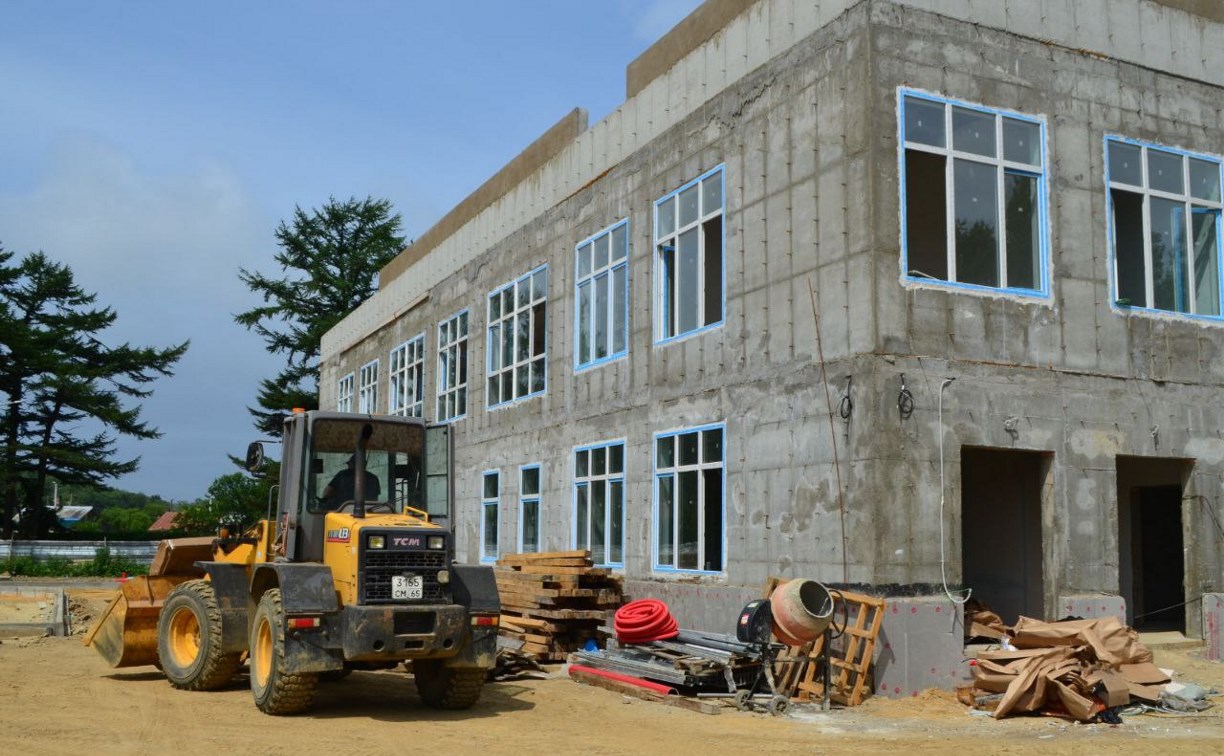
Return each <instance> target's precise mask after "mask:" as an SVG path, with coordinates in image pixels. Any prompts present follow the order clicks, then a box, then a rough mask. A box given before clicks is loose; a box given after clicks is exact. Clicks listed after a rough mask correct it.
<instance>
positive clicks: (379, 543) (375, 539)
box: [366, 535, 387, 549]
mask: <svg viewBox="0 0 1224 756" xmlns="http://www.w3.org/2000/svg"><path fill="white" fill-rule="evenodd" d="M366 546H369V547H370V548H371V549H385V548H387V537H386V536H380V535H372V536H370V538H369V540H367V541H366Z"/></svg>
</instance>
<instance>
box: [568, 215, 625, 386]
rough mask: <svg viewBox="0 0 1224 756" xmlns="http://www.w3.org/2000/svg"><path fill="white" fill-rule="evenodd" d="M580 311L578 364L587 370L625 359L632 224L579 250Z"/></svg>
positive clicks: (611, 230)
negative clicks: (630, 232) (620, 358)
mask: <svg viewBox="0 0 1224 756" xmlns="http://www.w3.org/2000/svg"><path fill="white" fill-rule="evenodd" d="M576 256H577V262H576V265H575V270H576V271H577V272H576V275H575V276H574V279H575V285H576V287H577V296H576V297H575V301H576V303H577V307H578V311H577V313H576V316H575V320H576V328H575V332H576V333H577V338H576V339H575V341H574V351H575V360H574V361H575V363H576V364H577V365H578V367H580V368H582V367H587V366H589V365H594V364H596V363H598V362H602V361H604V360H610V359H613V358H616V357H620V356H623V355H624V354H625V353H626V351H627V347H626V345H627V344H628V341H629V221H628V220H623V221H621V222H620V223H617V224H616V225H614V226H610V227H608V228H605V229H604V230H603V231H600V232H599V233H598V234H595V235H594V236H592V237H591V238H590V239H587V240H586V241H584V242H582V243H581V244H579V245H578V246H577V248H576Z"/></svg>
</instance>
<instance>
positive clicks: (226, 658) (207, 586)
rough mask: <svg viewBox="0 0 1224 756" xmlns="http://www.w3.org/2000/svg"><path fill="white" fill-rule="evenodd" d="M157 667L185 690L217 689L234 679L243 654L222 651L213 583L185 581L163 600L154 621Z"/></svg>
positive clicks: (219, 621)
mask: <svg viewBox="0 0 1224 756" xmlns="http://www.w3.org/2000/svg"><path fill="white" fill-rule="evenodd" d="M157 657H158V666H160V667H161V669H162V671H163V672H165V674H166V678H167V679H169V680H170V684H171V685H173V686H174V687H176V688H182V689H184V690H216V689H217V688H220V687H222V686H224V685H226V684H227V683H228V682H229V681H230V680H232V679H234V675H236V674H237V673H238V667H239V664H240V663H241V657H242V653H241V652H237V653H222V652H221V609H220V607H218V605H217V595H216V593H214V592H213V587H212V584H211V583H209V582H208V581H206V580H188V581H187V582H185V583H181V584H179V585H178V586H176V587H175V589H174V590H173V591H171V592H170V595H169V596H167V597H166V603H165V604H164V605H163V606H162V612H161V616H160V617H159V618H158V621H157Z"/></svg>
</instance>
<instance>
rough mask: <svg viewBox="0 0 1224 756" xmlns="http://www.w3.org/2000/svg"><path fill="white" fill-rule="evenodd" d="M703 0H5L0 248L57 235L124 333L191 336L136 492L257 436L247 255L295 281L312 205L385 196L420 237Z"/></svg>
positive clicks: (180, 480) (221, 463) (195, 480)
mask: <svg viewBox="0 0 1224 756" xmlns="http://www.w3.org/2000/svg"><path fill="white" fill-rule="evenodd" d="M698 4H699V0H603V1H602V2H585V1H582V0H572V1H571V2H563V1H561V0H553V1H551V2H543V1H541V2H531V1H529V0H523V1H521V2H512V1H510V0H501V1H500V2H497V1H491V0H473V1H470V2H460V1H458V0H456V1H455V2H450V3H437V2H423V1H422V2H415V1H414V2H409V1H408V0H404V1H402V2H391V1H390V0H382V1H378V2H375V1H373V0H368V1H361V0H348V1H347V2H343V3H341V2H335V1H333V2H321V1H318V0H301V1H295V2H288V0H275V1H272V0H268V1H264V2H235V1H232V0H227V1H201V2H195V3H185V2H166V0H158V1H156V2H154V1H152V0H128V1H127V2H118V1H117V0H116V1H115V2H96V1H94V0H78V1H75V2H69V1H68V0H37V1H36V0H6V2H4V3H0V244H2V245H3V246H4V248H5V249H7V250H10V251H13V252H16V253H17V254H18V255H22V254H25V253H27V252H32V251H36V250H43V251H44V252H46V253H47V254H48V255H50V256H51V257H52V258H54V259H56V260H59V261H61V262H65V263H68V264H69V265H71V266H72V267H73V269H74V271H75V272H76V274H77V278H78V281H79V282H80V283H81V284H82V285H83V286H84V287H85V288H86V289H87V290H90V291H94V292H97V294H98V296H99V302H101V303H103V304H109V305H111V306H113V307H114V308H115V309H116V310H117V311H118V313H119V320H118V323H117V324H116V326H115V327H114V328H112V329H111V330H110V331H108V332H107V333H105V334H104V335H103V340H104V341H108V342H111V343H118V342H121V341H131V342H133V343H137V344H147V345H161V346H165V345H170V344H173V343H178V342H180V341H183V340H185V339H191V341H192V347H191V349H190V351H189V352H188V354H187V356H186V357H185V358H184V360H183V361H182V362H181V363H180V365H179V367H178V370H177V374H176V376H175V377H173V378H170V379H166V380H163V381H160V382H159V383H158V384H157V386H156V389H155V391H156V393H155V395H154V397H153V398H152V399H151V400H149V401H147V402H146V404H145V410H144V411H145V417H146V418H147V419H148V420H150V421H151V422H152V423H153V424H154V425H156V426H157V427H158V428H160V429H161V430H162V431H163V433H164V437H163V438H162V439H160V440H158V441H146V442H139V443H137V442H132V441H127V440H124V441H121V442H120V444H119V448H120V454H121V455H123V456H125V457H130V456H136V455H139V456H140V457H141V458H142V460H143V461H142V466H141V470H140V471H139V472H137V473H134V474H132V475H129V476H127V477H125V478H122V479H120V480H119V481H117V483H116V485H118V486H120V487H124V488H129V489H132V490H137V491H142V492H145V493H150V494H160V495H162V496H164V497H166V498H173V499H194V498H196V497H198V496H201V495H203V493H204V490H205V488H206V487H207V485H208V483H209V482H210V481H212V479H213V478H215V477H216V476H217V475H220V474H223V473H227V472H232V471H233V468H232V466H230V465H229V463H228V461H227V460H226V454H239V453H241V452H242V450H243V449H244V448H245V446H246V443H247V442H248V441H250V440H252V439H253V438H255V432H254V430H253V429H252V427H251V424H250V419H249V416H248V415H247V412H246V407H247V405H249V404H252V403H253V402H254V395H255V386H256V383H257V381H258V380H259V378H261V377H265V376H268V375H271V374H272V373H274V372H275V370H276V369H277V367H278V363H277V361H276V359H275V358H273V357H271V356H269V355H267V354H266V353H265V352H264V349H263V343H262V342H261V341H259V340H258V339H257V338H256V337H254V336H253V335H250V334H248V333H247V332H246V331H244V330H243V329H241V328H239V327H237V326H235V325H234V324H233V320H232V315H233V313H235V312H239V311H241V310H243V309H246V308H247V307H249V306H251V305H252V304H254V303H255V300H254V299H253V297H252V295H251V294H250V293H249V292H247V291H246V290H245V289H244V288H243V287H242V285H241V284H240V283H239V282H238V279H237V271H238V268H239V267H240V266H245V267H248V268H254V269H259V270H263V271H265V272H275V269H274V266H273V263H272V255H273V254H274V252H275V251H276V247H275V242H274V239H273V235H272V232H273V229H274V228H275V227H276V225H277V223H278V222H279V221H280V220H281V219H283V218H288V217H289V216H290V214H291V213H292V212H293V208H294V206H295V205H300V206H301V207H303V208H312V207H317V206H319V205H321V204H323V203H325V202H326V201H327V199H328V197H329V196H335V197H337V198H347V197H349V196H357V197H365V196H367V195H371V196H374V197H385V198H387V199H389V200H391V202H392V203H393V204H394V206H395V209H396V210H397V211H398V212H399V213H400V214H401V215H402V216H403V221H404V233H405V235H406V236H408V237H409V238H412V237H415V236H418V235H419V234H420V233H421V232H423V231H424V230H425V229H427V228H428V227H429V226H430V225H432V223H433V222H434V221H435V220H437V219H438V218H440V217H441V216H442V215H443V214H444V213H445V212H446V211H447V210H449V209H450V208H451V207H452V206H454V205H455V204H456V203H457V202H459V201H460V200H461V199H463V197H465V196H466V195H467V194H468V193H469V192H471V191H472V190H473V189H475V188H476V187H477V186H479V185H480V184H481V183H482V182H483V181H484V180H485V179H486V178H488V177H489V176H490V175H492V174H493V173H494V172H495V171H497V170H498V169H499V168H500V167H501V166H502V165H504V164H505V163H506V162H507V161H509V160H510V159H511V158H513V157H514V156H515V155H517V154H518V152H519V151H520V150H521V149H522V148H523V147H525V146H526V145H527V144H529V143H530V142H531V141H532V140H533V139H535V138H536V137H537V136H539V135H540V134H541V133H542V132H543V131H544V130H545V129H547V128H548V127H549V126H551V125H552V124H553V123H554V122H556V120H557V119H559V118H560V117H561V116H562V115H564V114H565V113H567V112H568V111H569V110H570V109H571V108H573V107H575V106H577V107H584V108H586V109H587V110H588V111H589V112H590V116H591V122H592V123H594V122H596V121H598V120H600V119H602V118H603V117H604V116H605V115H607V114H608V113H609V112H611V111H612V110H613V109H614V108H615V107H616V106H617V105H618V104H620V103H621V102H622V101H623V99H624V87H625V66H626V65H627V64H628V63H629V62H630V61H631V60H633V58H635V57H636V56H637V55H638V54H640V53H641V52H642V51H643V50H645V49H646V47H648V46H649V45H650V44H651V43H652V42H654V41H655V40H656V39H657V38H658V37H659V36H661V35H662V34H663V33H665V32H666V31H667V30H668V29H670V28H671V27H672V26H673V25H674V24H675V23H676V22H677V21H679V20H680V19H682V18H683V17H684V16H685V15H687V14H688V13H689V12H690V11H691V10H692V9H693V8H694V7H696V6H697V5H698Z"/></svg>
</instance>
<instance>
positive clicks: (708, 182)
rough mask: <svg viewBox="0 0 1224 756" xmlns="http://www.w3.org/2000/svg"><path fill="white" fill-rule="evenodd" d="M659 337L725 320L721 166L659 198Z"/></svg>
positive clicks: (656, 247) (655, 236) (657, 271)
mask: <svg viewBox="0 0 1224 756" xmlns="http://www.w3.org/2000/svg"><path fill="white" fill-rule="evenodd" d="M654 238H655V273H656V275H655V279H656V280H657V281H658V290H657V300H656V307H657V310H658V324H659V325H658V331H657V332H656V340H657V341H662V340H665V339H670V338H675V337H676V336H683V335H684V334H686V333H692V332H694V331H698V330H700V329H702V328H706V327H708V326H712V325H716V324H718V323H721V322H722V319H723V167H722V166H721V165H720V166H719V167H717V168H715V169H714V170H712V171H710V172H709V173H706V174H704V175H702V176H700V177H698V178H697V179H695V180H694V181H690V182H689V183H687V184H685V185H684V186H682V187H680V188H679V189H677V190H676V191H674V192H672V193H671V194H669V195H667V196H666V197H664V198H663V199H661V200H659V201H657V202H655V234H654Z"/></svg>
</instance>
